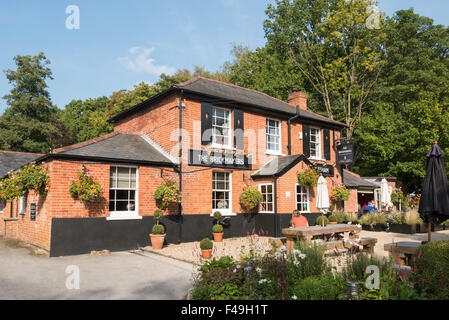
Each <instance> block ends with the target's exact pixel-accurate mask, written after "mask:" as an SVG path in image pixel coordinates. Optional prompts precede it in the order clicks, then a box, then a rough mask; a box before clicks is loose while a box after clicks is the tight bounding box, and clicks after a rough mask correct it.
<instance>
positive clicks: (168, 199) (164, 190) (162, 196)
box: [154, 180, 181, 210]
mask: <svg viewBox="0 0 449 320" xmlns="http://www.w3.org/2000/svg"><path fill="white" fill-rule="evenodd" d="M154 200H156V205H157V207H158V208H159V209H162V210H166V209H167V208H168V207H170V206H171V205H174V204H179V203H181V193H180V191H179V187H178V185H177V184H176V182H174V181H171V180H165V181H164V183H162V184H161V185H160V186H159V187H157V188H156V190H155V191H154Z"/></svg>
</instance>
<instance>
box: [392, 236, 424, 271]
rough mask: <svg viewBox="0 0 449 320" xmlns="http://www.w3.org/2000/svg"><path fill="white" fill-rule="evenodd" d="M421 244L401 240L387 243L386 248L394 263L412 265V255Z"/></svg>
mask: <svg viewBox="0 0 449 320" xmlns="http://www.w3.org/2000/svg"><path fill="white" fill-rule="evenodd" d="M420 245H421V242H409V241H399V242H392V243H386V244H385V245H384V250H385V251H388V252H389V253H390V255H391V256H392V257H393V260H394V263H396V264H398V265H400V266H404V265H406V266H410V262H411V257H412V256H413V254H414V253H415V252H416V249H417V248H418V247H419V246H420Z"/></svg>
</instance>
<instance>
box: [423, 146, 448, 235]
mask: <svg viewBox="0 0 449 320" xmlns="http://www.w3.org/2000/svg"><path fill="white" fill-rule="evenodd" d="M426 157H427V168H426V175H425V177H424V182H423V186H422V193H421V200H420V202H419V209H418V212H419V215H420V216H421V219H423V221H424V222H427V223H428V226H429V228H428V232H429V236H428V240H429V242H430V240H431V223H442V222H444V221H446V220H447V219H449V186H448V182H447V174H446V167H445V165H444V161H443V157H444V153H443V151H442V150H441V148H440V146H439V145H438V143H437V142H435V143H434V145H433V146H432V148H431V149H430V151H429V153H427V155H426Z"/></svg>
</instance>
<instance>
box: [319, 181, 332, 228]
mask: <svg viewBox="0 0 449 320" xmlns="http://www.w3.org/2000/svg"><path fill="white" fill-rule="evenodd" d="M316 208H317V209H319V210H320V211H321V225H322V226H323V227H324V213H325V212H326V210H327V209H329V192H328V191H327V182H326V179H325V178H324V177H323V176H320V177H319V178H318V183H317V196H316Z"/></svg>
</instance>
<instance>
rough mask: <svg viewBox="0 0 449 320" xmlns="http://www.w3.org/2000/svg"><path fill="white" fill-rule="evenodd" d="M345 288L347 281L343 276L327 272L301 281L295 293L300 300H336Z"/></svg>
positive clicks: (294, 290)
mask: <svg viewBox="0 0 449 320" xmlns="http://www.w3.org/2000/svg"><path fill="white" fill-rule="evenodd" d="M344 290H345V283H344V282H343V280H342V278H341V277H339V276H336V277H334V276H333V275H332V273H326V274H325V275H324V276H313V277H308V278H305V279H303V280H301V281H299V282H298V284H297V285H296V286H295V288H294V289H293V295H294V296H295V297H296V298H297V299H298V300H336V299H337V298H338V296H339V295H340V294H341V293H342V292H344Z"/></svg>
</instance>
